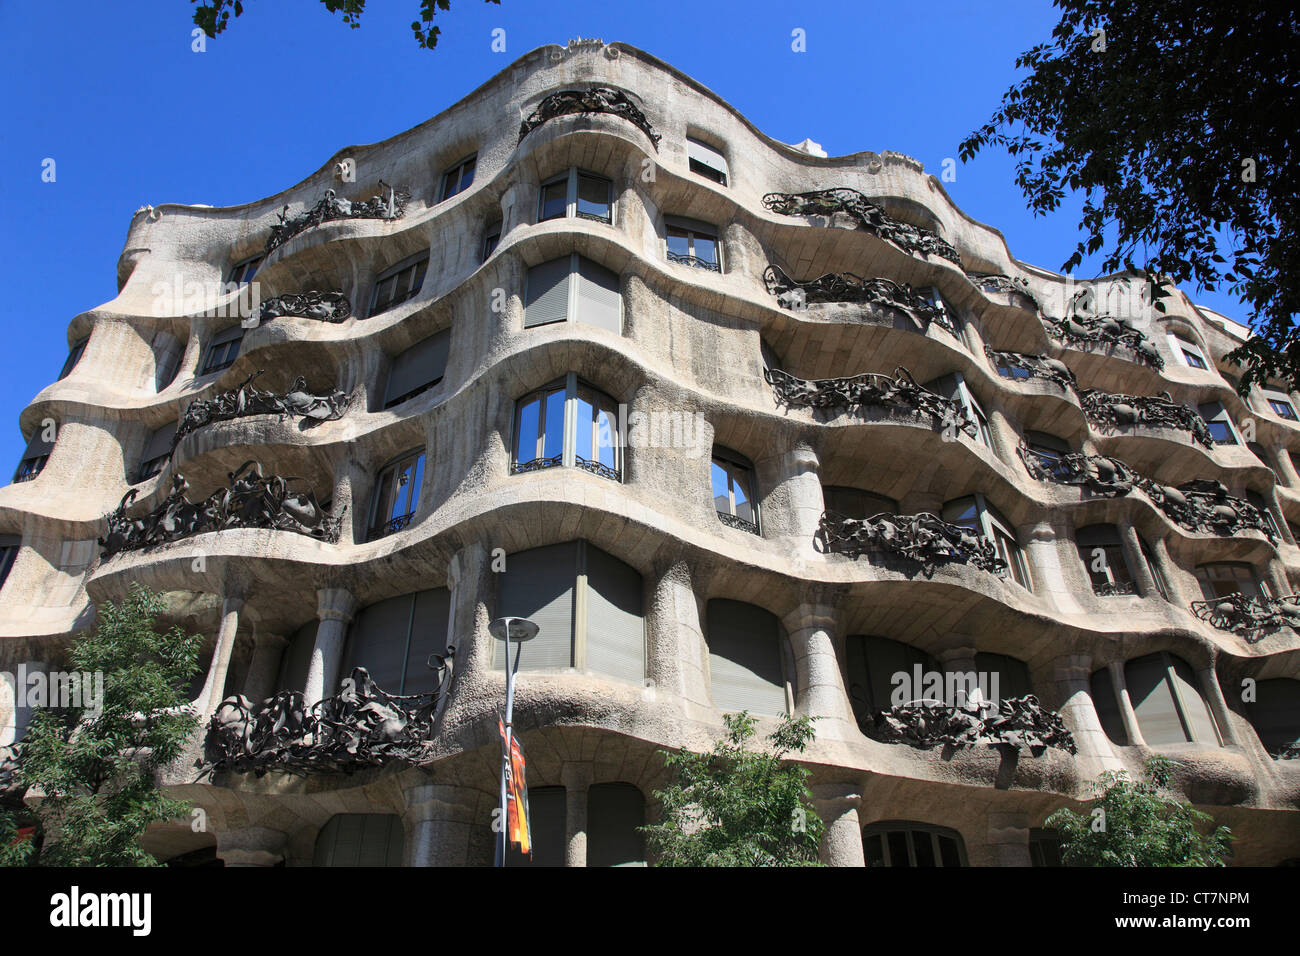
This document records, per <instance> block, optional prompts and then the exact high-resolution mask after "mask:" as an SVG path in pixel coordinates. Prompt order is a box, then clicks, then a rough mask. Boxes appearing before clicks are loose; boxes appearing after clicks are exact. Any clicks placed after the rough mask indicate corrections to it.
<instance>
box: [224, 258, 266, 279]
mask: <svg viewBox="0 0 1300 956" xmlns="http://www.w3.org/2000/svg"><path fill="white" fill-rule="evenodd" d="M261 264H262V257H261V256H253V257H252V258H251V259H244V260H243V261H242V262H238V263H236V264H235V265H233V266H231V268H230V275H229V277H228V278H227V279H226V281H227V282H233V283H234V284H235V285H247V284H248V283H249V282H251V281H252V279H253V276H254V275H256V274H257V270H258V267H259V266H261Z"/></svg>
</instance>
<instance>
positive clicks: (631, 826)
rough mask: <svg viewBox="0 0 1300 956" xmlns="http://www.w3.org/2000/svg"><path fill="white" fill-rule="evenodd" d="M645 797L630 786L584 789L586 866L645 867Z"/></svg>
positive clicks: (603, 785)
mask: <svg viewBox="0 0 1300 956" xmlns="http://www.w3.org/2000/svg"><path fill="white" fill-rule="evenodd" d="M642 826H645V796H644V795H643V794H642V793H641V791H640V790H638V789H637V788H636V787H634V786H633V785H632V784H630V783H598V784H596V785H594V786H593V787H591V788H590V789H588V790H587V866H645V839H644V837H642V835H641V831H640V829H638V828H639V827H642Z"/></svg>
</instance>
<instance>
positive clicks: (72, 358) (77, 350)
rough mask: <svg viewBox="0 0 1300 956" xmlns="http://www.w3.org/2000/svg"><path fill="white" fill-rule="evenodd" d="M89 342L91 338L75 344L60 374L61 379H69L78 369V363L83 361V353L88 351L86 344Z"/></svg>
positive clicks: (80, 340)
mask: <svg viewBox="0 0 1300 956" xmlns="http://www.w3.org/2000/svg"><path fill="white" fill-rule="evenodd" d="M89 341H90V338H89V337H87V338H84V339H79V340H78V341H76V342H74V343H73V345H72V348H71V350H70V351H69V352H68V357H67V359H66V360H65V361H64V363H63V369H62V370H61V371H60V372H59V378H60V379H64V378H67V377H68V373H69V372H71V371H72V370H73V369H74V368H76V366H77V363H78V362H79V361H81V353H82V352H84V351H86V343H87V342H89Z"/></svg>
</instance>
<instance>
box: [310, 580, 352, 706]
mask: <svg viewBox="0 0 1300 956" xmlns="http://www.w3.org/2000/svg"><path fill="white" fill-rule="evenodd" d="M356 609H357V600H356V598H355V597H353V596H352V592H351V591H348V590H347V589H346V588H320V589H318V590H317V591H316V617H317V618H318V619H319V620H320V624H319V626H318V627H317V628H316V645H315V646H314V647H313V648H312V650H311V662H310V663H309V664H308V665H307V686H306V687H305V688H304V689H303V697H304V698H305V700H306V704H307V706H308V707H310V706H311V705H312V704H315V703H318V702H319V701H321V700H323V699H324V698H326V697H328V696H330V695H331V694H333V693H334V689H335V687H336V686H337V685H338V682H339V665H340V664H341V663H342V657H343V641H344V639H345V638H346V637H347V633H348V623H349V622H350V621H351V620H352V615H353V614H354V613H356Z"/></svg>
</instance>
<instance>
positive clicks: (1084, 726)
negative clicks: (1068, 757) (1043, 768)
mask: <svg viewBox="0 0 1300 956" xmlns="http://www.w3.org/2000/svg"><path fill="white" fill-rule="evenodd" d="M1091 677H1092V658H1090V657H1089V656H1088V655H1087V654H1063V655H1061V656H1060V657H1058V658H1056V659H1055V660H1054V661H1052V680H1053V682H1054V683H1055V684H1056V699H1057V700H1058V701H1059V702H1060V703H1059V707H1058V713H1060V715H1061V716H1062V717H1063V718H1065V721H1066V723H1067V724H1069V725H1070V728H1071V730H1072V732H1073V734H1074V742H1075V744H1076V745H1077V746H1078V748H1079V760H1080V761H1082V762H1083V764H1084V766H1085V768H1086V774H1087V776H1089V777H1096V776H1097V775H1098V774H1100V773H1101V772H1102V771H1103V770H1119V769H1120V768H1121V767H1123V763H1122V762H1121V761H1120V759H1119V758H1118V757H1116V756H1115V751H1114V750H1112V749H1111V746H1110V739H1109V738H1108V737H1107V736H1106V731H1105V730H1104V729H1103V728H1102V726H1101V719H1100V718H1099V717H1098V716H1097V708H1096V705H1095V704H1094V703H1093V700H1092V684H1091Z"/></svg>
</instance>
